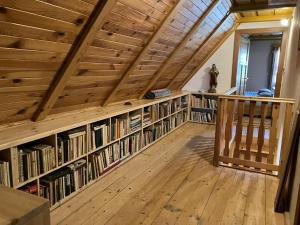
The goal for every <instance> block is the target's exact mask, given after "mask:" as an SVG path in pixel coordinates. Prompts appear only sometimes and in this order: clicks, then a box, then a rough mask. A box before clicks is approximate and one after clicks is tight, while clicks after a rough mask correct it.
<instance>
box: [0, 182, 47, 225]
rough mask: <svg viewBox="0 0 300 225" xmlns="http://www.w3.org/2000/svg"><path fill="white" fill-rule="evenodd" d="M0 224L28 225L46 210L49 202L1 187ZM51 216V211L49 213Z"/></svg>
mask: <svg viewBox="0 0 300 225" xmlns="http://www.w3.org/2000/svg"><path fill="white" fill-rule="evenodd" d="M0 199H1V204H0V224H1V225H8V224H26V223H27V222H28V221H29V220H31V219H32V218H34V217H35V216H36V215H38V214H40V213H41V212H43V211H44V210H49V203H48V200H46V199H43V198H39V197H37V196H35V195H31V194H28V193H25V192H23V191H18V190H14V189H12V188H8V187H5V186H3V185H0ZM49 216H50V211H49Z"/></svg>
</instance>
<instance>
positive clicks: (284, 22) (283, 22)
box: [280, 19, 289, 27]
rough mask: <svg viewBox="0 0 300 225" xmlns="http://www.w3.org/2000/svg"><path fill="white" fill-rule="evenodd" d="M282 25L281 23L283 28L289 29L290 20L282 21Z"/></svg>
mask: <svg viewBox="0 0 300 225" xmlns="http://www.w3.org/2000/svg"><path fill="white" fill-rule="evenodd" d="M280 23H281V25H282V26H285V27H287V26H288V25H289V20H288V19H282V20H281V21H280Z"/></svg>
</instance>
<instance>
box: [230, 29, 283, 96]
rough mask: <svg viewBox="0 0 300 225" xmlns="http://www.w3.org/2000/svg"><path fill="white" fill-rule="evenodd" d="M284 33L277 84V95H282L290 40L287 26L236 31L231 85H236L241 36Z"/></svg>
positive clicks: (275, 94)
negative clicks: (285, 62)
mask: <svg viewBox="0 0 300 225" xmlns="http://www.w3.org/2000/svg"><path fill="white" fill-rule="evenodd" d="M277 32H280V33H282V39H281V46H280V57H279V64H278V73H277V78H276V86H275V93H274V96H275V97H280V92H281V83H282V76H283V72H284V61H285V54H286V46H287V42H288V28H287V27H272V28H257V29H241V30H237V31H236V32H235V36H234V50H233V64H232V73H231V87H235V86H236V80H237V65H238V57H239V50H240V44H241V36H242V35H245V34H269V33H270V34H272V33H277Z"/></svg>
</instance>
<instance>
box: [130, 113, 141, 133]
mask: <svg viewBox="0 0 300 225" xmlns="http://www.w3.org/2000/svg"><path fill="white" fill-rule="evenodd" d="M129 125H130V132H134V131H136V130H138V129H140V128H141V127H142V115H141V114H138V115H135V116H130V122H129Z"/></svg>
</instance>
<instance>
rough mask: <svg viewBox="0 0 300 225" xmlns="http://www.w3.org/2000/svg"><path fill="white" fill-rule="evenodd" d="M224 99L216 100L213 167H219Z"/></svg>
mask: <svg viewBox="0 0 300 225" xmlns="http://www.w3.org/2000/svg"><path fill="white" fill-rule="evenodd" d="M224 101H225V100H224V99H221V98H219V99H218V112H217V121H216V132H215V152H214V160H213V164H214V166H219V155H220V149H221V138H222V121H223V116H224V114H223V109H224Z"/></svg>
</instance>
